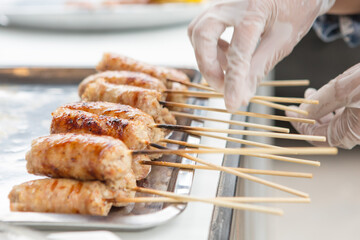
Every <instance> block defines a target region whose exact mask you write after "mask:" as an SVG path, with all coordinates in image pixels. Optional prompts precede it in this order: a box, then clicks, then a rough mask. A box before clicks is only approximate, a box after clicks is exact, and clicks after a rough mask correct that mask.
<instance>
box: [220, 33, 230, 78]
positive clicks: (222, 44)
mask: <svg viewBox="0 0 360 240" xmlns="http://www.w3.org/2000/svg"><path fill="white" fill-rule="evenodd" d="M229 46H230V44H229V43H228V42H226V41H224V40H222V39H219V41H218V60H219V62H220V66H221V68H222V69H223V70H224V71H226V69H227V65H228V63H227V58H226V54H227V51H228V49H229Z"/></svg>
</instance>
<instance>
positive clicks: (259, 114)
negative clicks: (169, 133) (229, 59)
mask: <svg viewBox="0 0 360 240" xmlns="http://www.w3.org/2000/svg"><path fill="white" fill-rule="evenodd" d="M159 102H160V103H161V104H163V105H164V106H168V107H181V108H190V109H199V110H206V111H214V112H223V113H229V112H228V111H227V110H226V109H222V108H213V107H205V106H199V105H194V104H185V103H176V102H165V101H159ZM232 114H236V115H243V116H248V117H259V118H266V119H273V120H279V121H287V122H302V123H309V124H315V120H313V119H306V118H294V117H284V116H276V115H270V114H263V113H253V112H244V111H235V112H233V113H232Z"/></svg>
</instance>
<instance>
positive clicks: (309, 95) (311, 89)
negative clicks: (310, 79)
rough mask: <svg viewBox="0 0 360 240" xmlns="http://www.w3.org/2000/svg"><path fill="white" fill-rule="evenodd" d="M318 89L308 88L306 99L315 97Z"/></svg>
mask: <svg viewBox="0 0 360 240" xmlns="http://www.w3.org/2000/svg"><path fill="white" fill-rule="evenodd" d="M316 92H317V91H316V89H315V88H308V89H306V90H305V94H304V97H305V98H310V97H311V96H312V95H314V94H315V93H316Z"/></svg>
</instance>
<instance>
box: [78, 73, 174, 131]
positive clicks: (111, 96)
mask: <svg viewBox="0 0 360 240" xmlns="http://www.w3.org/2000/svg"><path fill="white" fill-rule="evenodd" d="M81 99H82V100H83V101H105V102H113V103H121V104H126V105H130V106H132V107H135V108H139V109H140V110H142V111H144V112H146V113H147V114H149V115H150V116H152V117H153V118H154V120H155V122H156V123H166V124H176V120H175V118H174V116H173V115H172V114H171V113H170V112H169V110H168V109H167V108H163V107H162V106H161V105H160V103H159V100H161V94H160V93H159V92H156V91H155V90H149V89H145V88H140V87H133V86H126V85H114V84H110V83H107V82H106V81H105V80H104V79H98V80H96V81H95V82H93V83H90V84H88V86H87V87H86V89H85V91H84V93H83V94H82V96H81Z"/></svg>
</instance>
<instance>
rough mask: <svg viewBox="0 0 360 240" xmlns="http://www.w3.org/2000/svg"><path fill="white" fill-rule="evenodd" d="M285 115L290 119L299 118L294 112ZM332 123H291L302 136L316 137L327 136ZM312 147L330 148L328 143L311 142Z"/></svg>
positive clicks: (287, 112)
mask: <svg viewBox="0 0 360 240" xmlns="http://www.w3.org/2000/svg"><path fill="white" fill-rule="evenodd" d="M285 115H286V116H288V117H298V114H297V113H294V112H292V111H286V112H285ZM329 124H330V122H327V123H319V122H317V123H315V124H308V123H300V122H291V125H292V126H293V127H294V128H295V129H296V131H297V132H298V133H300V134H305V135H316V136H327V132H328V128H329ZM309 143H311V144H312V145H315V146H328V145H329V143H328V142H312V141H309Z"/></svg>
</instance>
